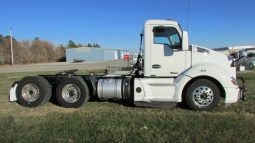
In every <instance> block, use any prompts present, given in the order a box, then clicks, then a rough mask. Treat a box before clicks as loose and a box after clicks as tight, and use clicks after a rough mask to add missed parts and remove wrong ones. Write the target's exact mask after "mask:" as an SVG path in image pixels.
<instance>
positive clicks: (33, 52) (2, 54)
mask: <svg viewBox="0 0 255 143" xmlns="http://www.w3.org/2000/svg"><path fill="white" fill-rule="evenodd" d="M12 41H13V58H14V64H30V63H46V62H64V61H66V53H65V51H66V49H67V48H77V47H94V48H99V47H100V46H99V45H98V44H90V43H89V44H85V45H82V44H76V43H75V42H73V41H72V40H70V41H69V42H68V44H67V45H66V46H64V45H63V44H61V45H59V46H56V45H54V44H53V43H51V42H48V41H45V40H40V38H39V37H36V38H35V39H34V40H22V41H18V40H16V39H15V38H12ZM10 43H11V37H10V36H3V35H1V34H0V64H10V61H11V48H10V47H11V45H10Z"/></svg>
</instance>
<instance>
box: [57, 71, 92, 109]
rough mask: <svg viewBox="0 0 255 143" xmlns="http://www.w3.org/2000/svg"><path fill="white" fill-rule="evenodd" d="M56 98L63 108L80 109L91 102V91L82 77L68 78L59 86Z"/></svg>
mask: <svg viewBox="0 0 255 143" xmlns="http://www.w3.org/2000/svg"><path fill="white" fill-rule="evenodd" d="M56 98H57V102H58V103H59V104H60V105H61V106H63V107H66V108H78V107H80V106H82V105H83V104H84V103H86V102H87V101H88V100H89V89H88V86H87V84H86V82H85V81H84V80H83V79H82V78H81V77H78V76H71V77H66V78H64V79H62V80H61V81H60V83H59V84H58V85H57V88H56Z"/></svg>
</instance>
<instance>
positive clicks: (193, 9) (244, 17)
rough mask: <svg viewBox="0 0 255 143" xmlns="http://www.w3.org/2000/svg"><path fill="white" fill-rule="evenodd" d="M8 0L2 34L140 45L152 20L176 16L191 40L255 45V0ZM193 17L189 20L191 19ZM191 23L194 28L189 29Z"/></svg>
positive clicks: (0, 7)
mask: <svg viewBox="0 0 255 143" xmlns="http://www.w3.org/2000/svg"><path fill="white" fill-rule="evenodd" d="M189 3H190V6H189V7H190V10H189V11H190V13H189V20H188V0H6V1H1V4H0V34H4V35H7V34H8V33H9V29H10V27H12V28H13V35H14V37H15V38H16V39H17V40H33V39H34V37H40V39H43V40H48V41H50V42H53V43H55V44H56V45H58V44H67V43H68V41H69V40H73V41H75V42H76V43H83V44H85V43H93V42H95V43H98V44H100V45H101V46H102V47H105V48H122V49H130V50H133V49H138V47H139V33H140V32H141V30H142V28H143V23H144V21H146V20H147V19H175V20H177V21H178V22H180V24H181V25H182V27H183V29H184V30H188V31H189V35H190V43H194V44H198V45H202V46H205V47H208V48H217V47H224V46H231V45H250V44H255V0H190V2H189ZM188 21H189V22H188ZM187 27H189V28H188V29H187Z"/></svg>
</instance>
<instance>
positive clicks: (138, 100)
mask: <svg viewBox="0 0 255 143" xmlns="http://www.w3.org/2000/svg"><path fill="white" fill-rule="evenodd" d="M141 47H143V55H144V56H143V59H141V58H142V56H138V58H139V59H138V60H137V61H138V62H137V63H136V64H135V65H134V67H133V69H132V71H131V72H130V73H129V74H126V75H94V74H89V75H76V74H75V73H74V71H67V72H61V73H58V74H56V75H39V76H27V77H24V78H23V79H22V80H21V81H18V82H15V83H14V84H13V86H12V88H11V90H10V101H18V103H19V104H21V105H23V106H27V107H35V106H39V105H42V104H44V103H45V102H47V101H49V99H50V98H51V97H52V96H55V98H56V101H57V102H58V104H59V105H60V106H63V107H67V108H77V107H80V106H82V105H83V104H86V103H87V102H88V100H89V99H90V98H91V97H97V98H99V99H106V100H107V99H115V100H116V99H120V100H124V101H129V102H131V103H132V104H134V105H136V106H148V107H149V106H155V105H157V106H161V105H162V106H163V105H168V104H172V103H181V102H182V103H185V104H186V105H187V106H188V107H189V108H190V109H192V110H212V109H213V108H214V107H216V106H217V104H218V103H219V100H220V98H221V97H223V98H224V100H225V104H231V103H235V102H237V101H238V100H239V99H240V98H241V97H243V95H244V90H243V88H239V87H238V85H237V81H236V67H234V66H231V65H233V64H231V63H232V61H231V60H230V59H229V58H228V57H227V56H226V55H223V54H220V53H217V52H215V51H212V50H210V49H206V48H203V47H199V46H195V45H190V44H189V40H188V33H187V32H186V31H182V29H181V27H180V25H179V24H178V22H176V21H173V20H148V21H146V22H145V24H144V30H143V32H142V34H141ZM140 49H141V48H140Z"/></svg>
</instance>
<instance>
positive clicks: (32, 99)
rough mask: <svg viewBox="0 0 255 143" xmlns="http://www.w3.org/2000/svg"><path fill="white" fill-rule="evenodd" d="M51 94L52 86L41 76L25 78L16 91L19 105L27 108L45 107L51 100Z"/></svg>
mask: <svg viewBox="0 0 255 143" xmlns="http://www.w3.org/2000/svg"><path fill="white" fill-rule="evenodd" d="M51 94H52V89H51V85H50V84H49V82H48V81H47V80H46V79H45V78H43V77H40V76H28V77H25V78H23V79H22V80H21V81H20V82H19V84H18V87H17V90H16V95H17V100H18V103H19V104H20V105H22V106H26V107H36V106H40V105H43V104H44V103H45V102H47V101H49V100H50V98H51Z"/></svg>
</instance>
